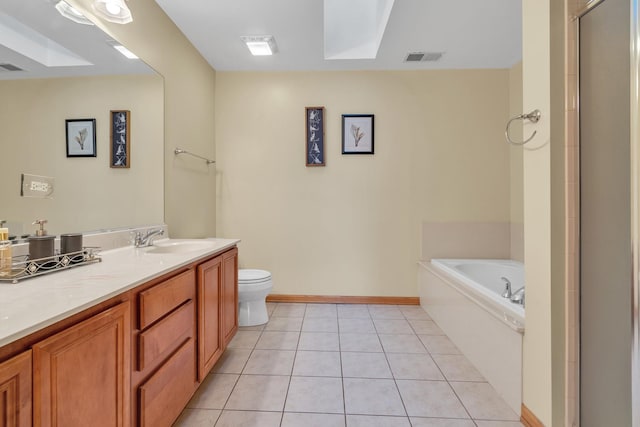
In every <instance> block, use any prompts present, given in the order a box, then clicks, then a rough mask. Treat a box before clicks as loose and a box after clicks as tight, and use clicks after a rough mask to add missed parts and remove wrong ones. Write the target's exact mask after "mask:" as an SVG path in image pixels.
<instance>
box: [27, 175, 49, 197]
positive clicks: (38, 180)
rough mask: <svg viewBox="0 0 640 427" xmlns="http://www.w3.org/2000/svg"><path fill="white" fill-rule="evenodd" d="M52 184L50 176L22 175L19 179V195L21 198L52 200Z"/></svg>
mask: <svg viewBox="0 0 640 427" xmlns="http://www.w3.org/2000/svg"><path fill="white" fill-rule="evenodd" d="M53 184H54V179H53V178H52V177H50V176H39V175H31V174H28V173H23V174H22V175H21V179H20V195H21V196H22V197H36V198H40V199H53V188H54V187H53Z"/></svg>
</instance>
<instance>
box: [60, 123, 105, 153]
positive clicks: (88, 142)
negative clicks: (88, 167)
mask: <svg viewBox="0 0 640 427" xmlns="http://www.w3.org/2000/svg"><path fill="white" fill-rule="evenodd" d="M65 125H66V128H65V129H66V133H65V135H66V139H67V142H66V148H67V157H96V156H97V152H96V119H67V120H65Z"/></svg>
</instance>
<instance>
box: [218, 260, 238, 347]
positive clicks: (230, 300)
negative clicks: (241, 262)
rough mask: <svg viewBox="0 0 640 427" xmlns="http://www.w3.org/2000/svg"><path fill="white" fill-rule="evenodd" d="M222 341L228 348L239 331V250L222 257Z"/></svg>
mask: <svg viewBox="0 0 640 427" xmlns="http://www.w3.org/2000/svg"><path fill="white" fill-rule="evenodd" d="M221 256H222V304H221V309H222V340H223V344H224V345H223V348H226V347H227V344H229V341H231V338H233V336H234V335H235V334H236V331H237V330H238V249H237V248H233V249H231V250H229V251H227V252H225V253H223V254H222V255H221Z"/></svg>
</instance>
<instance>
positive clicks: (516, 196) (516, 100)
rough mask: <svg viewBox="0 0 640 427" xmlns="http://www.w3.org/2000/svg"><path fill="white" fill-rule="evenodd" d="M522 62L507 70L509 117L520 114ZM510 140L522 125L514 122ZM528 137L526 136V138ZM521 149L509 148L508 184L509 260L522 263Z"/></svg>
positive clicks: (522, 204) (516, 135) (519, 136)
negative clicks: (509, 207)
mask: <svg viewBox="0 0 640 427" xmlns="http://www.w3.org/2000/svg"><path fill="white" fill-rule="evenodd" d="M522 113H523V110H522V61H520V62H518V63H517V64H515V65H514V66H513V67H511V69H509V117H514V116H517V115H519V114H522ZM510 134H511V135H512V138H518V139H519V140H520V138H522V124H521V122H520V121H519V120H518V121H514V122H513V123H512V125H511V132H510ZM528 136H529V135H527V137H528ZM522 152H523V147H520V146H515V145H512V146H510V148H509V156H510V157H509V158H510V162H509V172H510V174H509V183H510V192H509V194H510V202H511V213H510V215H511V216H510V219H511V233H510V235H511V259H517V260H519V261H524V214H523V208H524V187H523V183H522V178H523V170H522V159H523V157H522Z"/></svg>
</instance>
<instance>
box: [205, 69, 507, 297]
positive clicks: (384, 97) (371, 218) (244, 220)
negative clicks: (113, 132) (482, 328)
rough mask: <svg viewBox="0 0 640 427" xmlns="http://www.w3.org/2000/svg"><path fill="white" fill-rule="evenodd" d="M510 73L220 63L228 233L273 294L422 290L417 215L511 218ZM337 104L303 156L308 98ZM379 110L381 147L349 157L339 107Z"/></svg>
mask: <svg viewBox="0 0 640 427" xmlns="http://www.w3.org/2000/svg"><path fill="white" fill-rule="evenodd" d="M508 86H509V85H508V70H466V71H452V70H448V71H423V72H297V73H243V72H218V73H217V84H216V140H217V149H216V156H217V159H218V173H219V177H218V188H217V197H218V203H217V206H218V212H217V221H218V222H217V228H218V235H219V236H222V237H227V236H233V237H237V238H240V239H242V243H241V255H240V264H241V267H245V268H246V267H248V268H265V269H268V270H270V271H272V273H273V275H274V290H273V292H274V293H285V294H318V295H393V296H415V295H417V289H416V286H415V278H416V261H417V260H418V259H419V257H420V237H421V233H420V224H421V222H422V221H430V222H437V221H441V222H446V221H451V222H453V221H458V222H505V221H506V222H508V221H509V217H510V207H509V191H510V190H509V150H508V147H507V146H506V144H505V143H504V140H503V138H502V132H503V128H504V123H505V118H506V117H507V115H508V97H509V96H508V89H509V87H508ZM317 105H324V106H325V107H326V113H325V114H326V138H325V141H326V163H327V166H326V167H316V168H307V167H305V142H304V111H305V110H304V107H305V106H317ZM347 113H373V114H375V123H376V124H375V155H373V156H366V155H359V156H354V155H351V156H344V155H342V154H341V136H340V133H341V114H347Z"/></svg>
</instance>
